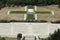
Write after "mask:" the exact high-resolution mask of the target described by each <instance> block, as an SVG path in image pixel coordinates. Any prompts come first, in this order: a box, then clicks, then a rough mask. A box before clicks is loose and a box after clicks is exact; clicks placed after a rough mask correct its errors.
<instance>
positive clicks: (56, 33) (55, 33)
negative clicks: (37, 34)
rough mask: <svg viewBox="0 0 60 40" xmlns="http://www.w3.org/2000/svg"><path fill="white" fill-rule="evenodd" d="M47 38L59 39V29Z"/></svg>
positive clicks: (51, 39) (50, 39)
mask: <svg viewBox="0 0 60 40" xmlns="http://www.w3.org/2000/svg"><path fill="white" fill-rule="evenodd" d="M49 40H60V29H58V30H57V31H55V32H54V33H53V34H52V35H50V37H49Z"/></svg>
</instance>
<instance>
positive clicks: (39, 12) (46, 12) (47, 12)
mask: <svg viewBox="0 0 60 40" xmlns="http://www.w3.org/2000/svg"><path fill="white" fill-rule="evenodd" d="M35 13H36V14H52V13H51V11H35Z"/></svg>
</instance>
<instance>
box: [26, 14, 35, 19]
mask: <svg viewBox="0 0 60 40" xmlns="http://www.w3.org/2000/svg"><path fill="white" fill-rule="evenodd" d="M34 19H35V16H34V14H27V19H26V20H34Z"/></svg>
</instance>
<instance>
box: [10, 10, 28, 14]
mask: <svg viewBox="0 0 60 40" xmlns="http://www.w3.org/2000/svg"><path fill="white" fill-rule="evenodd" d="M25 13H27V11H10V14H25Z"/></svg>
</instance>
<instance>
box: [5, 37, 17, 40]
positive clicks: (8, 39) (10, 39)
mask: <svg viewBox="0 0 60 40" xmlns="http://www.w3.org/2000/svg"><path fill="white" fill-rule="evenodd" d="M5 39H6V40H17V38H12V37H6V38H5Z"/></svg>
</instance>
